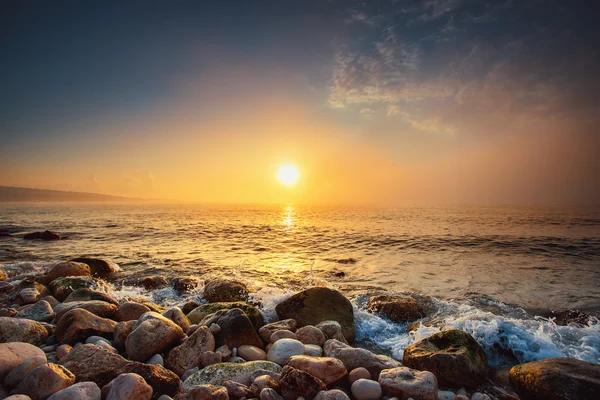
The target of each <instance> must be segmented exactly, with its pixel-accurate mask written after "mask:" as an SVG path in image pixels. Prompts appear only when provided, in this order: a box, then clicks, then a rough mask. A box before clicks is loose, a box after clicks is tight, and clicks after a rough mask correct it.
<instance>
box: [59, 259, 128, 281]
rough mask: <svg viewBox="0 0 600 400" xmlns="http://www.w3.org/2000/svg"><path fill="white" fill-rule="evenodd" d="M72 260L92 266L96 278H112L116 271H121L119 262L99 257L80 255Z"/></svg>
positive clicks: (91, 269)
mask: <svg viewBox="0 0 600 400" xmlns="http://www.w3.org/2000/svg"><path fill="white" fill-rule="evenodd" d="M70 261H75V262H81V263H84V264H87V265H88V266H89V267H90V271H91V273H92V276H95V277H96V278H102V279H106V278H110V277H111V276H112V275H113V274H114V273H116V272H119V271H121V268H119V265H118V264H116V263H114V262H112V261H107V260H101V259H99V258H91V257H79V258H74V259H72V260H70Z"/></svg>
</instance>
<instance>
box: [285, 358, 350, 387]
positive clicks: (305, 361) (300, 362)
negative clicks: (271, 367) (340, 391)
mask: <svg viewBox="0 0 600 400" xmlns="http://www.w3.org/2000/svg"><path fill="white" fill-rule="evenodd" d="M287 364H288V365H289V366H290V367H294V368H296V369H298V370H300V371H304V372H308V373H309V374H311V375H312V376H314V377H316V378H319V379H320V380H322V381H323V382H325V384H326V385H330V384H332V383H333V382H335V381H337V380H339V379H341V378H343V377H344V376H346V374H347V373H348V371H347V370H346V367H345V366H344V363H343V362H341V361H340V360H338V359H337V358H331V357H310V356H304V355H302V356H293V357H291V358H290V359H289V361H288V363H287Z"/></svg>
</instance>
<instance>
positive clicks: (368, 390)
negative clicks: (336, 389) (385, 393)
mask: <svg viewBox="0 0 600 400" xmlns="http://www.w3.org/2000/svg"><path fill="white" fill-rule="evenodd" d="M350 391H351V392H352V396H354V398H355V399H356V400H379V399H380V398H381V385H379V383H378V382H376V381H372V380H370V379H362V378H361V379H357V380H356V381H354V383H352V386H351V387H350Z"/></svg>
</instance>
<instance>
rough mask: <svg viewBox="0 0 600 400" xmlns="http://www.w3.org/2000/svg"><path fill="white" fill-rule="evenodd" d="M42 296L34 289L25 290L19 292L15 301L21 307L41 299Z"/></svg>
mask: <svg viewBox="0 0 600 400" xmlns="http://www.w3.org/2000/svg"><path fill="white" fill-rule="evenodd" d="M42 296H43V294H42V293H40V291H39V290H37V289H36V288H25V289H22V290H21V291H20V292H19V295H18V296H17V301H18V302H19V304H21V305H25V304H33V303H35V302H37V301H38V300H40V299H41V298H42Z"/></svg>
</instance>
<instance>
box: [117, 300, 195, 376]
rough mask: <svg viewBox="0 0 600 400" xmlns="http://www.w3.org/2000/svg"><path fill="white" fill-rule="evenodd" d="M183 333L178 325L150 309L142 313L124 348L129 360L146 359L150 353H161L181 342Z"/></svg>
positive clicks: (150, 355)
mask: <svg viewBox="0 0 600 400" xmlns="http://www.w3.org/2000/svg"><path fill="white" fill-rule="evenodd" d="M184 335H185V334H184V333H183V330H182V329H181V328H180V327H179V325H177V324H175V323H174V322H173V321H171V320H170V319H168V318H165V317H163V316H162V315H160V314H158V313H156V312H153V311H150V312H147V313H145V314H144V315H142V316H141V317H140V319H138V321H137V322H136V324H135V325H134V327H133V330H132V331H131V333H130V334H129V336H127V339H126V340H125V349H126V351H127V355H128V356H129V358H130V359H131V360H134V361H146V360H147V359H149V358H150V357H152V355H154V354H156V353H162V352H163V351H164V350H167V349H168V348H170V347H171V346H173V345H176V344H178V343H179V342H181V340H182V339H183V337H184ZM182 373H183V372H182Z"/></svg>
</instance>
